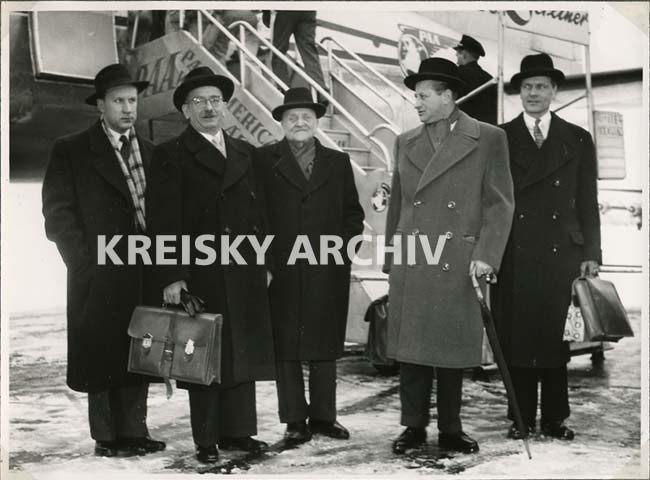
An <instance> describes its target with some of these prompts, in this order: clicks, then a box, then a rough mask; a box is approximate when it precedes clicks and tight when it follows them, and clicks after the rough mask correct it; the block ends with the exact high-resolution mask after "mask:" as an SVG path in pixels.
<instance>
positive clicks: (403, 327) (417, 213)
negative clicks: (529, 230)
mask: <svg viewBox="0 0 650 480" xmlns="http://www.w3.org/2000/svg"><path fill="white" fill-rule="evenodd" d="M394 158H395V168H394V172H393V179H392V188H391V197H390V203H389V207H388V215H387V219H386V238H387V241H390V240H391V239H392V238H393V235H395V236H398V237H401V239H402V241H401V244H402V249H401V250H402V262H399V263H398V262H397V260H396V259H395V258H393V259H391V258H389V259H388V260H387V265H388V266H389V270H390V276H389V293H388V296H389V299H390V303H389V307H388V346H387V348H388V356H389V357H390V358H395V359H396V360H398V361H400V362H407V363H414V364H418V365H428V366H434V367H445V368H466V367H472V366H477V365H479V364H480V362H481V345H482V338H483V327H482V325H483V324H482V321H481V314H480V310H479V306H478V302H477V300H476V294H475V292H474V290H473V288H472V284H471V281H470V278H469V265H470V261H472V260H482V261H483V262H486V263H488V264H489V265H491V266H492V267H494V268H495V269H497V268H498V267H499V265H500V263H501V257H502V254H503V250H504V248H505V245H506V240H507V238H508V232H509V230H510V225H511V222H512V212H513V209H514V207H513V193H512V180H511V178H510V169H509V166H508V145H507V143H506V138H505V134H504V132H503V131H502V130H500V129H498V128H497V127H494V126H492V125H488V124H486V123H483V122H478V121H477V120H474V119H473V118H471V117H469V116H468V115H467V114H465V113H462V112H461V113H460V116H459V119H458V121H457V122H456V124H455V127H454V128H453V130H452V131H451V133H450V134H449V135H448V136H447V138H446V139H445V140H444V141H443V143H442V144H440V146H439V147H438V150H437V151H435V153H434V149H433V147H432V145H431V143H430V141H429V138H428V135H427V133H426V130H425V128H424V126H420V127H417V128H415V129H413V130H410V131H408V132H405V133H403V134H401V135H399V136H398V138H397V142H396V144H395V156H394ZM441 235H442V236H444V237H445V238H446V242H445V244H444V248H443V250H442V255H441V257H440V259H439V262H438V264H430V263H433V262H428V261H427V259H426V258H425V255H424V253H423V249H422V248H421V247H418V248H417V249H416V255H415V262H414V263H413V264H410V265H409V264H407V260H408V257H407V252H406V248H407V245H408V239H407V238H406V237H407V236H412V238H414V239H415V241H416V245H420V242H421V241H422V238H423V237H426V239H428V241H429V245H430V246H431V250H432V251H433V250H434V249H435V247H436V245H437V242H438V238H439V236H441ZM395 240H396V239H395ZM393 257H395V256H393Z"/></svg>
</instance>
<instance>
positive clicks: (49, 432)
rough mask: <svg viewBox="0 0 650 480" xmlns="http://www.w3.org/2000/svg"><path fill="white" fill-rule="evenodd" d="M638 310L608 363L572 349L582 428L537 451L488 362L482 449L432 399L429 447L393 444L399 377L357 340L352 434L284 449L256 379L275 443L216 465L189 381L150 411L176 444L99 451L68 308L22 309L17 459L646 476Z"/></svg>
mask: <svg viewBox="0 0 650 480" xmlns="http://www.w3.org/2000/svg"><path fill="white" fill-rule="evenodd" d="M631 321H632V325H633V328H634V330H635V333H636V337H634V338H630V339H623V340H621V341H620V342H619V343H618V344H614V349H613V350H610V351H607V352H606V360H605V362H604V365H603V366H602V367H600V368H597V367H594V366H593V365H592V363H591V361H590V358H589V355H583V356H579V357H574V358H573V360H572V361H571V363H570V364H569V388H570V391H569V395H570V401H571V408H572V415H571V418H570V419H569V422H568V423H569V425H570V426H571V427H572V428H574V429H575V430H576V433H577V435H576V438H575V440H574V441H572V442H562V441H560V440H555V439H550V438H545V437H543V436H541V435H539V434H537V435H535V436H533V437H532V438H531V441H530V447H531V451H532V454H533V459H532V460H528V458H527V456H526V454H525V453H524V452H525V451H524V448H523V444H522V442H520V441H514V440H508V439H507V438H506V436H505V433H506V430H507V428H508V426H509V422H508V420H507V419H506V418H505V409H506V407H505V391H504V388H503V386H502V384H501V380H500V377H499V375H498V372H497V371H496V370H495V369H494V368H487V369H486V373H487V375H486V378H482V379H480V380H473V379H472V378H471V377H472V374H471V372H468V373H467V375H466V378H465V383H464V395H463V407H462V418H463V422H464V430H465V431H466V432H468V433H469V434H470V435H472V436H473V437H474V438H475V439H476V440H477V441H478V442H479V444H480V448H481V450H480V452H479V453H477V454H473V455H465V454H454V455H449V454H447V453H445V452H442V451H440V450H439V449H438V448H437V446H436V440H437V434H436V431H435V406H432V415H433V422H432V426H430V427H429V429H428V432H429V443H428V445H427V447H426V448H423V449H421V450H419V451H414V452H410V453H409V454H408V455H405V456H396V455H394V454H392V453H391V451H390V446H391V442H392V440H393V438H394V437H395V436H396V435H398V434H399V432H400V431H401V428H402V427H400V426H399V394H398V387H397V377H394V376H382V375H380V374H379V373H378V372H376V371H375V369H374V367H373V366H372V365H370V364H369V363H368V361H367V360H366V359H365V358H363V356H362V355H361V354H360V352H358V351H357V352H355V351H351V352H349V355H347V356H346V357H344V358H343V359H341V360H340V361H339V363H338V378H339V380H338V419H339V421H340V422H341V423H342V424H343V425H345V426H346V427H348V429H349V430H350V433H351V438H350V440H348V441H341V440H332V439H329V438H324V437H315V438H314V440H312V441H311V442H309V443H307V444H305V445H302V446H300V447H299V448H296V449H292V450H282V448H281V447H282V444H281V438H282V434H283V432H284V426H283V425H281V424H280V423H279V422H278V417H277V413H276V412H277V410H276V409H277V399H276V394H275V384H274V383H273V382H259V383H258V384H257V405H258V407H257V408H258V431H259V434H258V436H257V438H259V439H262V440H265V441H267V442H268V443H269V444H271V445H272V447H273V448H272V451H271V452H269V453H268V454H265V455H263V456H260V457H256V456H250V455H246V454H244V453H243V452H222V461H221V462H220V463H219V464H218V465H216V466H211V467H208V466H204V465H201V464H199V463H198V462H197V461H196V460H195V459H194V456H193V443H192V439H191V432H190V423H189V407H188V400H187V393H186V392H185V391H182V390H176V391H175V393H174V395H173V397H172V398H171V399H170V400H167V399H166V398H165V392H164V386H163V385H161V384H156V385H152V386H151V388H150V394H149V420H148V422H149V428H150V432H151V435H152V437H154V438H156V439H162V440H165V441H166V442H167V449H166V450H165V451H164V452H160V453H156V454H151V455H148V456H145V457H132V458H118V459H114V458H98V457H94V456H93V455H92V452H93V447H94V443H93V442H92V440H91V439H90V436H89V432H88V425H87V404H86V399H85V395H84V394H81V393H77V392H73V391H71V390H69V389H68V388H67V387H66V385H65V351H66V340H65V317H64V312H63V311H61V310H57V311H51V312H45V313H40V314H38V315H36V314H25V315H21V316H14V317H12V318H11V319H10V325H9V326H10V332H11V358H10V374H11V378H10V410H9V411H8V412H7V413H8V414H9V415H10V419H11V425H10V434H11V438H10V442H11V443H10V468H11V472H12V474H14V475H19V474H21V473H22V474H26V478H37V479H40V478H66V479H67V478H70V477H71V476H74V475H79V476H81V477H82V478H89V477H90V476H91V475H92V478H93V479H96V478H125V476H127V475H133V474H137V475H140V476H147V477H148V476H149V474H156V475H155V478H166V475H165V474H168V475H173V477H174V478H176V476H179V477H181V478H187V477H189V476H192V474H197V473H217V474H219V473H220V474H228V473H230V474H232V473H241V474H257V475H264V474H292V475H294V474H295V475H298V476H300V477H302V478H313V477H314V476H315V475H325V476H332V477H333V476H336V477H342V476H352V475H358V474H374V475H378V474H382V475H383V474H400V475H409V474H414V475H415V474H418V476H419V475H420V474H427V475H454V476H457V475H460V476H465V475H467V476H474V477H480V478H483V477H485V476H491V477H515V478H520V477H523V476H526V477H534V478H544V477H556V478H557V477H564V478H566V477H570V476H580V477H583V478H584V477H586V478H611V477H618V478H647V448H648V445H647V442H646V443H645V444H644V448H645V449H646V450H645V451H643V452H642V451H641V447H640V443H641V434H640V432H641V418H642V417H641V415H640V411H641V328H640V314H639V312H632V313H631ZM646 335H647V333H646ZM646 359H647V357H646ZM646 385H647V383H646ZM434 388H435V382H434ZM433 398H435V392H434V396H433ZM646 408H647V403H646ZM645 417H647V411H646V412H645ZM645 431H646V432H647V422H646V423H645ZM642 459H643V460H642ZM642 463H644V464H645V469H646V470H645V472H644V470H643V468H642V467H641V464H642ZM152 477H153V475H152Z"/></svg>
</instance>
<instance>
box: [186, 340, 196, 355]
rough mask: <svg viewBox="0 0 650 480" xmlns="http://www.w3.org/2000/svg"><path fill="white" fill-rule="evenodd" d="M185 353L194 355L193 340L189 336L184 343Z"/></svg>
mask: <svg viewBox="0 0 650 480" xmlns="http://www.w3.org/2000/svg"><path fill="white" fill-rule="evenodd" d="M185 355H187V356H188V357H190V356H192V355H194V340H192V339H191V338H190V339H189V340H188V341H187V343H186V344H185Z"/></svg>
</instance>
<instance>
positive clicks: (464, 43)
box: [454, 35, 485, 57]
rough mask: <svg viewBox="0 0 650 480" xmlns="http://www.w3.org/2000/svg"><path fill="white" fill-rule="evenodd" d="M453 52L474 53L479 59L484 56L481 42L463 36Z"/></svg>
mask: <svg viewBox="0 0 650 480" xmlns="http://www.w3.org/2000/svg"><path fill="white" fill-rule="evenodd" d="M454 50H467V51H468V52H472V53H475V54H476V55H478V56H479V57H484V56H485V50H484V49H483V45H481V42H479V41H478V40H476V39H475V38H473V37H470V36H469V35H463V36H462V38H461V39H460V43H459V44H458V45H456V46H455V47H454Z"/></svg>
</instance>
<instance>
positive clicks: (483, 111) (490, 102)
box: [454, 35, 497, 125]
mask: <svg viewBox="0 0 650 480" xmlns="http://www.w3.org/2000/svg"><path fill="white" fill-rule="evenodd" d="M454 50H456V59H457V63H458V74H459V75H460V78H462V79H463V81H464V82H465V83H466V84H467V87H468V91H472V90H474V89H475V88H478V87H480V86H481V85H484V84H485V83H486V82H489V81H490V80H492V75H490V74H489V73H488V72H486V71H485V70H483V68H481V66H480V65H479V64H478V59H479V58H481V57H484V56H485V49H484V48H483V45H481V42H479V41H478V40H476V39H475V38H473V37H470V36H469V35H463V37H462V38H461V40H460V43H459V44H458V45H456V46H455V47H454ZM459 108H460V109H461V110H462V111H463V112H465V113H466V114H467V115H469V116H470V117H474V118H475V119H476V120H480V121H481V122H486V123H490V124H492V125H496V124H497V86H496V85H492V86H490V87H487V88H486V89H485V90H483V91H482V92H480V93H478V94H476V95H475V96H473V97H472V98H470V99H468V100H465V101H464V102H462V103H460V104H459Z"/></svg>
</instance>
